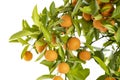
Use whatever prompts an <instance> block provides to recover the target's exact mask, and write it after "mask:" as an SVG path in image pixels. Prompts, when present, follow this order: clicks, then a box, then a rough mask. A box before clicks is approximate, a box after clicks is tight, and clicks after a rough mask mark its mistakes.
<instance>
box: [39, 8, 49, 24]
mask: <svg viewBox="0 0 120 80" xmlns="http://www.w3.org/2000/svg"><path fill="white" fill-rule="evenodd" d="M40 21H41V22H42V23H43V25H44V26H47V22H48V11H47V9H46V8H44V9H43V11H42V14H41V15H40Z"/></svg>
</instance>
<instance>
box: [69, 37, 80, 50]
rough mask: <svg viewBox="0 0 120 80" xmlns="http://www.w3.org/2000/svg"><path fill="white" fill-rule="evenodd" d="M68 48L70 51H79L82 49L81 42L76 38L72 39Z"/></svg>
mask: <svg viewBox="0 0 120 80" xmlns="http://www.w3.org/2000/svg"><path fill="white" fill-rule="evenodd" d="M67 47H68V49H69V50H77V49H79V48H80V40H79V39H78V38H76V37H72V38H70V39H69V40H68V42H67Z"/></svg>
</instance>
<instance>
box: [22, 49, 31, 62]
mask: <svg viewBox="0 0 120 80" xmlns="http://www.w3.org/2000/svg"><path fill="white" fill-rule="evenodd" d="M32 57H33V54H32V53H31V52H30V51H26V52H25V54H24V56H23V59H24V60H25V61H30V60H31V59H32Z"/></svg>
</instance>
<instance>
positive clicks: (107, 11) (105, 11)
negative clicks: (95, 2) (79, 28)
mask: <svg viewBox="0 0 120 80" xmlns="http://www.w3.org/2000/svg"><path fill="white" fill-rule="evenodd" d="M113 10H114V7H113V5H112V4H111V3H106V4H104V5H103V7H102V11H101V14H102V15H103V16H105V17H108V16H111V14H112V12H113Z"/></svg>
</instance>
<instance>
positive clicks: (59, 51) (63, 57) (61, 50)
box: [58, 46, 65, 61]
mask: <svg viewBox="0 0 120 80" xmlns="http://www.w3.org/2000/svg"><path fill="white" fill-rule="evenodd" d="M58 53H59V55H60V57H61V59H62V60H63V61H64V59H65V53H64V50H63V48H62V47H61V46H60V47H59V49H58Z"/></svg>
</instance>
